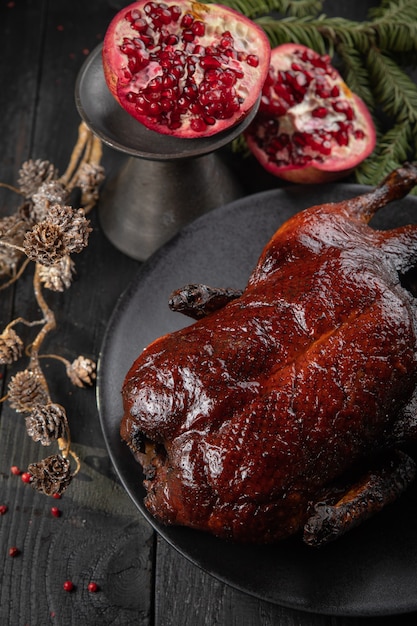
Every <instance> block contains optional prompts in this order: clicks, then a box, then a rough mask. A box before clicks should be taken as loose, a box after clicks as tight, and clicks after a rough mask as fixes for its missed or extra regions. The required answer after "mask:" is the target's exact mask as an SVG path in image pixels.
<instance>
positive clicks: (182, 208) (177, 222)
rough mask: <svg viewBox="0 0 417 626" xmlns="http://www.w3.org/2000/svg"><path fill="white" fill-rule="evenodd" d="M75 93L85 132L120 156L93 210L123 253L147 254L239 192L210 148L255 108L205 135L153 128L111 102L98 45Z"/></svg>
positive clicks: (234, 130)
mask: <svg viewBox="0 0 417 626" xmlns="http://www.w3.org/2000/svg"><path fill="white" fill-rule="evenodd" d="M75 98H76V105H77V108H78V111H79V113H80V115H81V117H82V119H83V120H84V122H85V123H86V124H87V126H88V127H89V128H90V129H91V130H92V132H94V134H95V135H96V136H98V137H99V138H100V139H101V140H102V141H103V143H105V144H106V145H108V146H110V147H111V148H114V149H115V150H117V151H118V152H121V153H123V154H124V155H125V156H126V159H125V161H124V163H123V165H122V166H121V169H120V170H119V172H118V173H117V174H116V175H115V176H114V177H113V178H112V179H110V180H109V181H108V182H107V184H106V185H105V187H104V190H103V192H102V195H101V199H100V203H99V207H98V210H99V217H100V223H101V226H102V228H103V231H104V233H105V234H106V236H107V237H108V239H109V240H110V241H111V242H112V243H113V244H114V245H115V246H116V247H117V248H118V249H119V250H121V251H122V252H124V253H125V254H127V255H128V256H130V257H132V258H134V259H138V260H140V261H143V260H145V259H147V258H148V257H149V256H150V255H151V254H152V253H153V252H154V251H155V250H156V249H157V248H159V247H160V246H161V245H162V244H163V243H165V242H166V241H167V240H168V239H170V238H171V237H172V236H173V235H174V234H175V233H176V232H177V231H178V230H179V229H180V228H181V227H182V226H184V225H185V224H187V223H188V222H190V221H192V220H193V219H195V218H196V217H198V216H199V215H202V214H203V213H205V212H206V211H209V210H210V209H213V208H215V207H216V206H221V205H223V204H226V203H227V202H230V201H232V200H235V199H236V198H239V197H241V196H242V195H243V192H242V189H241V186H240V185H239V183H238V182H237V181H236V180H235V179H234V177H233V175H232V173H231V172H230V171H229V169H228V167H227V166H226V165H225V163H224V162H223V161H222V159H221V158H220V157H219V155H218V154H216V151H217V150H218V149H219V148H221V147H223V146H225V145H226V144H228V143H230V142H231V141H232V140H233V139H234V138H235V137H237V136H238V135H239V134H240V133H241V132H242V131H243V129H244V128H245V127H246V126H247V125H248V124H249V123H250V121H251V120H252V119H253V117H254V115H255V113H256V107H255V108H254V109H253V111H251V113H250V114H249V115H248V116H247V117H246V118H245V120H244V121H243V122H241V123H240V124H238V125H236V126H234V127H233V128H232V129H231V130H228V131H225V132H222V133H218V134H216V135H214V136H213V137H206V138H201V139H200V138H197V139H178V138H175V137H171V136H169V135H162V134H159V133H155V132H154V131H151V130H148V129H147V128H145V127H144V126H143V125H142V124H140V123H139V122H137V121H136V120H134V119H133V118H132V117H131V116H130V115H129V114H128V113H126V111H124V109H123V108H122V107H120V106H119V104H118V103H117V102H116V101H115V100H114V98H113V96H112V95H111V93H110V91H109V90H108V88H107V85H106V82H105V79H104V74H103V67H102V62H101V46H98V47H97V48H96V49H95V50H94V51H93V52H92V53H91V54H90V56H89V57H88V59H87V60H86V62H85V63H84V65H83V67H82V68H81V71H80V73H79V76H78V80H77V84H76V90H75Z"/></svg>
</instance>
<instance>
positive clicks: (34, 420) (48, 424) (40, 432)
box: [25, 402, 67, 446]
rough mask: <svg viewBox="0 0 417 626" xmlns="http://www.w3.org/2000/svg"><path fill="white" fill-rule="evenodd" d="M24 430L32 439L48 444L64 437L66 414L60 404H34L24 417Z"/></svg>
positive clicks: (44, 444)
mask: <svg viewBox="0 0 417 626" xmlns="http://www.w3.org/2000/svg"><path fill="white" fill-rule="evenodd" d="M25 423H26V430H27V433H28V435H29V437H32V439H33V441H39V442H40V443H41V444H42V445H43V446H49V445H51V443H52V442H53V441H56V440H57V439H59V438H60V437H64V436H65V433H66V430H67V416H66V413H65V409H64V408H63V407H62V406H61V405H60V404H55V403H53V402H50V403H49V404H35V405H34V406H33V407H32V410H31V412H30V413H29V415H27V416H26V418H25Z"/></svg>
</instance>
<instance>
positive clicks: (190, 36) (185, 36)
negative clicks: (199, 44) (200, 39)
mask: <svg viewBox="0 0 417 626" xmlns="http://www.w3.org/2000/svg"><path fill="white" fill-rule="evenodd" d="M194 38H195V35H194V33H193V31H192V30H190V29H188V30H184V31H183V33H182V40H183V41H185V42H187V43H191V42H192V41H194Z"/></svg>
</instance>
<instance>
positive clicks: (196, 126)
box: [190, 117, 206, 133]
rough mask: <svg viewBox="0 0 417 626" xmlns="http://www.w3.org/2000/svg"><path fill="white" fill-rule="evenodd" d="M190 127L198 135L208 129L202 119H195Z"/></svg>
mask: <svg viewBox="0 0 417 626" xmlns="http://www.w3.org/2000/svg"><path fill="white" fill-rule="evenodd" d="M190 126H191V128H192V129H193V130H194V131H195V132H196V133H201V132H202V131H203V130H205V129H206V124H205V122H204V120H202V119H200V118H198V117H197V118H193V119H192V120H191V122H190Z"/></svg>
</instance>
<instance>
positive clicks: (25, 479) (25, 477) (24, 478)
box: [20, 472, 32, 483]
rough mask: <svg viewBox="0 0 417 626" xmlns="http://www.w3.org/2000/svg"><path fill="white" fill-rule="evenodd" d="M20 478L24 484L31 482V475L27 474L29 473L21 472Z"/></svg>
mask: <svg viewBox="0 0 417 626" xmlns="http://www.w3.org/2000/svg"><path fill="white" fill-rule="evenodd" d="M20 478H21V479H22V481H23V482H24V483H30V482H31V480H32V474H29V472H23V474H22V475H21V477H20Z"/></svg>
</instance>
